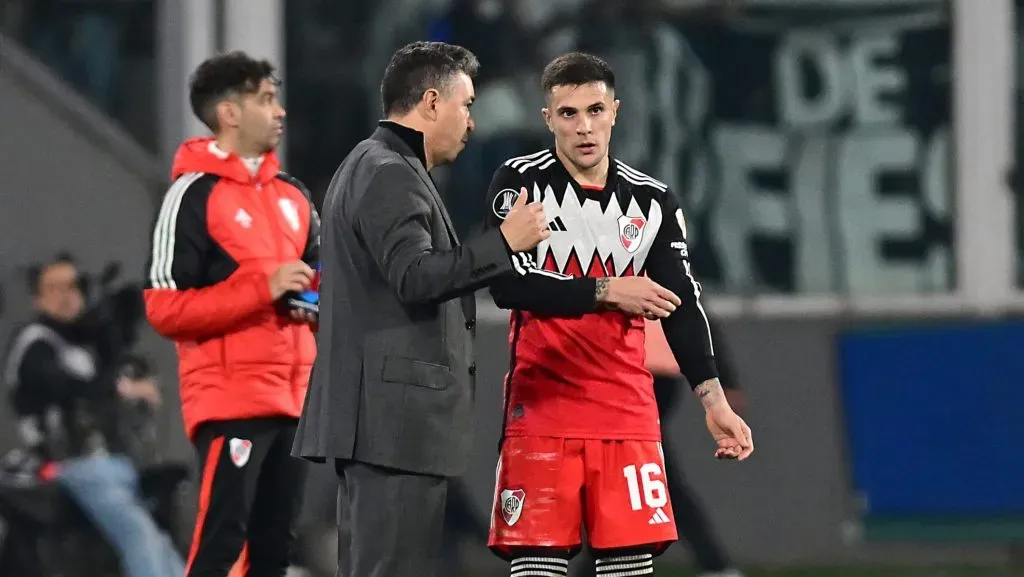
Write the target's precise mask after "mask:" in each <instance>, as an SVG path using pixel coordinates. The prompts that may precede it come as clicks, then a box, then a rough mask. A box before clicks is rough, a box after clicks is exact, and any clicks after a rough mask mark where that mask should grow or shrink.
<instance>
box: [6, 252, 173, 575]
mask: <svg viewBox="0 0 1024 577" xmlns="http://www.w3.org/2000/svg"><path fill="white" fill-rule="evenodd" d="M82 285H83V280H82V279H81V278H80V276H79V273H78V268H77V267H76V265H75V262H74V260H73V259H72V258H71V257H70V256H69V255H66V254H62V255H59V256H58V257H57V258H56V259H54V260H52V261H50V262H48V263H45V264H42V265H39V266H36V267H33V268H32V270H31V271H30V273H29V289H30V291H31V293H32V296H33V299H34V305H35V309H36V311H37V313H38V316H37V317H36V318H35V319H34V320H33V321H32V322H30V323H29V324H27V325H26V326H25V327H23V328H22V329H21V330H20V331H18V332H17V333H16V334H15V335H14V338H13V339H12V345H11V348H10V352H9V354H8V357H7V360H6V363H5V365H4V375H3V380H4V383H5V385H6V388H7V392H8V393H9V395H10V401H11V404H12V406H13V409H14V413H15V415H17V417H18V428H19V432H20V434H21V437H22V441H23V442H24V443H25V445H26V446H27V448H28V449H29V450H30V451H31V452H32V453H33V454H34V456H35V457H36V458H37V459H39V460H40V461H42V462H44V463H46V465H45V466H44V467H43V468H42V470H41V473H42V476H43V477H44V478H46V479H55V480H56V481H57V482H59V483H60V484H61V485H62V486H63V487H64V488H65V489H66V490H67V492H68V493H69V494H70V495H71V497H72V498H73V499H74V500H75V502H76V503H77V504H78V505H79V507H80V508H81V509H82V511H83V512H84V513H85V514H86V515H87V516H88V517H89V518H90V519H91V520H92V522H93V523H94V524H95V525H96V527H97V528H98V529H99V530H100V531H101V532H102V533H103V535H104V536H105V537H106V539H107V540H108V541H109V542H110V544H111V545H112V546H113V547H114V549H115V550H116V551H117V553H118V556H119V557H120V560H121V564H122V566H123V567H124V571H125V575H126V576H127V577H180V575H181V574H182V572H183V570H184V569H183V566H184V564H183V562H182V560H181V558H180V556H179V555H178V553H177V551H176V550H175V549H174V546H173V543H172V541H171V539H170V538H169V537H168V536H167V535H166V534H165V533H163V532H162V531H161V530H160V529H159V528H158V526H157V525H156V523H155V521H154V520H153V518H152V516H151V514H150V512H149V511H148V510H147V509H146V507H145V506H144V505H143V503H142V501H141V499H140V496H139V475H138V471H137V470H136V467H135V465H134V464H133V462H132V460H131V459H130V458H129V456H128V452H129V451H128V448H127V445H126V439H125V434H124V431H123V430H122V429H121V427H120V425H121V424H122V423H121V419H120V418H119V415H120V413H121V408H122V404H123V403H124V402H125V401H133V402H134V401H140V402H144V403H156V402H158V397H159V392H158V391H157V390H156V386H155V384H154V383H153V382H152V381H151V380H149V379H147V378H145V375H142V374H133V373H131V372H130V371H124V370H123V369H124V367H125V364H124V362H123V361H124V359H125V357H124V352H125V351H124V349H125V348H126V347H127V345H128V344H130V342H131V341H132V340H133V339H132V337H131V336H130V335H129V334H128V331H131V330H132V328H131V325H132V324H133V321H134V320H137V319H133V318H131V317H132V316H133V314H132V312H131V311H125V310H123V309H124V308H125V307H126V306H130V302H128V299H127V298H124V297H121V298H119V300H115V299H101V300H100V301H99V303H98V305H99V306H94V307H92V308H91V309H90V310H88V311H87V310H86V306H85V297H84V294H83V290H82V288H83V287H82ZM134 294H135V296H136V298H137V295H138V293H137V289H136V291H135V293H134ZM121 295H125V296H126V297H130V296H131V295H130V294H127V293H121Z"/></svg>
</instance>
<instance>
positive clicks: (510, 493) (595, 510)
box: [488, 437, 677, 559]
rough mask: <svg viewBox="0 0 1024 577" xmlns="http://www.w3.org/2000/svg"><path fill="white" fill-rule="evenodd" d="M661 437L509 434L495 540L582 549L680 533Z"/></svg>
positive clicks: (666, 541) (658, 543)
mask: <svg viewBox="0 0 1024 577" xmlns="http://www.w3.org/2000/svg"><path fill="white" fill-rule="evenodd" d="M664 471H665V459H664V456H663V454H662V452H661V443H659V442H657V441H600V440H582V439H560V438H557V437H508V438H506V439H505V441H504V444H503V445H502V448H501V456H500V457H499V461H498V471H497V483H496V486H495V489H494V506H493V509H492V511H491V534H490V539H489V540H488V546H489V547H490V548H491V550H492V551H494V552H495V553H496V554H498V556H500V557H503V558H506V559H508V558H511V557H512V556H513V551H514V550H515V549H517V548H523V547H526V548H537V547H545V548H557V549H563V548H564V549H568V550H570V551H577V550H578V549H579V547H580V545H581V544H582V539H581V537H580V528H581V527H582V526H585V527H586V530H587V537H588V542H589V545H590V547H591V549H599V550H601V549H624V548H638V547H644V548H647V549H648V550H649V551H650V552H652V553H655V554H658V553H661V552H662V551H663V550H664V549H665V548H666V547H667V546H668V545H670V544H671V543H672V542H673V541H675V540H676V539H677V535H676V524H675V520H674V518H673V517H672V504H671V503H670V502H669V497H668V490H667V489H666V486H665V475H664Z"/></svg>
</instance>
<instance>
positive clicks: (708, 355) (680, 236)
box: [646, 190, 718, 387]
mask: <svg viewBox="0 0 1024 577" xmlns="http://www.w3.org/2000/svg"><path fill="white" fill-rule="evenodd" d="M662 213H663V214H664V220H663V221H662V224H661V227H660V228H659V229H658V234H657V236H655V238H654V244H653V246H651V253H650V255H649V256H648V257H647V265H646V271H647V274H648V276H650V277H651V280H653V281H654V282H656V283H658V284H660V285H661V286H663V287H665V288H667V289H668V290H670V291H672V292H674V293H675V294H676V295H678V296H679V299H680V300H682V305H681V306H680V307H679V308H677V309H676V310H675V312H673V313H672V314H671V315H669V316H668V317H667V318H665V319H663V320H662V321H661V326H662V328H663V329H664V330H665V338H666V340H667V341H668V345H669V347H670V348H671V349H672V353H673V354H674V355H675V358H676V361H677V362H678V365H679V368H680V369H681V370H682V373H683V376H684V377H686V380H687V381H689V383H690V386H691V387H696V386H697V385H700V384H701V383H703V382H704V381H706V380H708V379H710V378H714V377H717V376H718V367H717V366H716V363H715V349H714V344H713V343H712V341H711V328H710V325H709V324H708V317H707V315H706V314H705V313H704V307H703V305H702V304H701V302H700V295H701V286H700V283H699V282H697V279H695V278H694V276H693V270H692V269H691V267H690V253H689V248H688V247H687V246H686V221H685V220H684V218H683V210H682V209H681V208H680V207H679V203H678V202H677V201H676V199H675V196H674V195H673V194H672V191H669V190H666V191H665V192H664V197H663V198H662Z"/></svg>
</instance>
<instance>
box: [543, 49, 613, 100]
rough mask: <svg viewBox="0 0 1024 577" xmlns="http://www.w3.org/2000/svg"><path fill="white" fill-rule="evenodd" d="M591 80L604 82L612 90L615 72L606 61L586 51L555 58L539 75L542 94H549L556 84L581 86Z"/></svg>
mask: <svg viewBox="0 0 1024 577" xmlns="http://www.w3.org/2000/svg"><path fill="white" fill-rule="evenodd" d="M591 82H604V83H605V85H606V86H607V87H608V88H609V89H612V90H614V89H615V72H613V71H612V67H611V66H610V65H609V64H608V63H607V62H605V61H604V60H602V59H600V58H598V57H597V56H594V55H593V54H587V53H586V52H569V53H568V54H563V55H561V56H559V57H558V58H555V59H554V60H552V61H551V62H549V63H548V65H547V66H545V67H544V72H543V74H541V76H540V84H541V87H542V88H543V89H544V94H550V93H551V90H552V89H553V88H555V87H556V86H581V85H583V84H590V83H591Z"/></svg>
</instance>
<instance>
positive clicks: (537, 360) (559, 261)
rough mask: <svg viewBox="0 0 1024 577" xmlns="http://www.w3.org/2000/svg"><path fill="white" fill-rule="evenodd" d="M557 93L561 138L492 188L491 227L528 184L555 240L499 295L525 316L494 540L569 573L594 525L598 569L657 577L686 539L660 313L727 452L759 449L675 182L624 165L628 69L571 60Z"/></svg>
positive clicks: (531, 256)
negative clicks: (664, 437)
mask: <svg viewBox="0 0 1024 577" xmlns="http://www.w3.org/2000/svg"><path fill="white" fill-rule="evenodd" d="M542 84H543V88H544V93H545V95H546V104H547V106H546V107H545V108H544V109H543V114H544V119H545V121H546V123H547V126H548V128H549V129H550V130H551V132H552V133H554V135H555V145H554V147H553V148H550V149H547V150H542V151H539V152H536V153H534V154H530V155H526V156H522V157H517V158H512V159H510V160H508V161H506V162H505V163H504V164H503V165H502V166H501V167H499V168H498V170H497V172H496V173H495V175H494V178H493V181H492V183H491V190H490V200H491V207H490V208H491V213H492V214H491V216H490V217H489V223H490V225H492V226H495V225H498V224H499V223H500V222H501V221H502V218H503V217H504V216H505V215H506V214H507V211H508V210H509V207H511V206H512V203H513V202H514V201H515V200H516V196H517V194H518V191H520V190H521V188H523V187H525V188H526V190H527V194H529V195H530V199H529V200H531V201H539V202H541V203H543V207H544V212H545V214H546V215H547V216H548V218H549V228H550V230H551V236H550V237H549V238H548V239H547V240H546V241H544V242H542V243H541V244H540V245H539V246H538V247H537V248H536V249H535V250H533V251H530V252H526V253H519V254H518V255H517V257H518V259H519V265H520V266H521V267H523V268H524V269H526V270H527V271H528V274H525V275H522V276H519V277H509V278H508V279H507V280H505V281H504V282H502V283H500V284H495V285H492V287H491V295H492V297H493V299H494V302H495V303H496V304H497V305H498V306H499V307H501V308H506V309H511V310H512V315H511V316H512V318H511V336H510V347H511V366H510V367H509V372H508V376H507V379H506V383H505V406H504V423H503V435H502V443H501V455H500V457H499V464H498V472H497V482H496V487H495V499H494V500H495V502H494V509H493V511H492V520H491V534H490V539H489V545H490V547H491V549H492V550H493V551H494V552H495V553H497V554H498V555H499V556H501V557H503V558H504V559H507V560H509V561H510V562H511V566H512V567H511V569H512V575H514V576H515V577H527V576H542V575H543V576H548V577H550V576H552V575H565V574H566V573H567V568H568V562H569V559H571V558H572V557H573V556H574V555H575V554H576V553H577V552H578V550H579V548H580V546H581V544H582V543H581V539H580V529H581V526H583V525H585V528H586V533H587V536H588V544H589V546H590V549H591V550H592V551H593V553H594V556H595V559H596V570H597V573H598V574H600V575H630V576H633V575H651V574H653V573H654V562H653V559H654V557H655V556H656V555H658V554H660V553H661V552H662V551H664V549H665V548H666V547H667V546H668V545H669V544H671V543H672V542H673V541H675V540H676V538H677V535H676V528H675V523H674V521H673V516H672V507H671V503H670V502H669V496H668V492H667V491H666V488H665V477H664V473H665V466H664V457H663V455H662V451H661V445H660V439H661V433H660V429H659V421H658V409H657V404H656V402H655V396H654V389H653V386H652V377H651V373H650V372H649V371H648V370H647V368H646V367H645V366H644V342H645V338H644V322H645V320H644V317H645V316H646V317H648V318H661V319H662V321H661V322H662V325H663V327H664V331H665V334H666V337H667V339H668V343H669V346H670V347H671V349H672V352H673V353H674V356H675V358H676V361H677V362H678V364H679V366H680V367H681V368H682V370H683V373H684V375H685V376H686V378H687V380H688V381H689V382H690V383H692V386H693V388H694V391H695V392H696V394H697V396H698V397H699V398H700V400H701V402H702V404H703V406H704V409H705V413H706V422H707V426H708V429H709V431H710V432H711V434H712V436H713V438H714V439H715V441H716V442H717V449H716V451H715V456H716V457H717V458H722V459H746V458H747V457H748V456H749V455H750V454H751V452H752V451H753V442H752V439H751V433H750V429H749V427H747V425H746V423H744V422H743V420H742V419H741V418H740V417H739V416H738V415H737V414H736V413H735V412H734V411H733V410H732V408H731V407H730V406H729V402H728V401H727V400H726V396H725V394H724V392H723V391H722V386H721V384H720V383H719V381H718V378H717V376H718V374H717V369H716V366H715V360H714V347H713V345H712V341H711V334H710V331H709V329H708V324H707V318H706V317H705V315H704V311H703V309H702V307H701V304H700V300H699V298H700V292H701V287H700V284H699V283H698V282H697V281H696V280H695V279H694V277H693V273H692V271H691V270H690V262H689V258H688V253H687V246H686V223H685V220H684V218H683V214H682V210H681V209H680V208H679V206H678V203H677V202H676V200H675V197H674V196H673V194H672V192H671V191H670V190H669V189H668V187H667V186H666V185H665V184H663V183H661V182H659V181H658V180H656V179H654V178H652V177H650V176H648V175H646V174H643V173H641V172H640V171H638V170H636V169H634V168H631V167H629V166H627V165H625V164H623V163H622V162H619V161H618V160H615V159H613V158H611V157H610V156H609V150H608V149H609V143H610V140H611V133H612V127H613V126H614V124H615V115H616V111H617V110H618V107H619V101H617V100H616V99H615V75H614V73H613V72H612V70H611V68H610V67H609V66H608V64H607V63H605V62H604V61H603V60H601V59H599V58H597V57H595V56H591V55H588V54H582V53H570V54H566V55H563V56H560V57H558V58H556V59H555V60H554V61H552V62H551V63H550V64H548V65H547V67H545V69H544V73H543V75H542ZM652 288H653V291H654V292H653V293H651V292H650V291H651V289H652ZM666 289H667V291H666ZM638 295H643V296H638ZM674 305H678V308H677V307H676V306H674Z"/></svg>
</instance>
